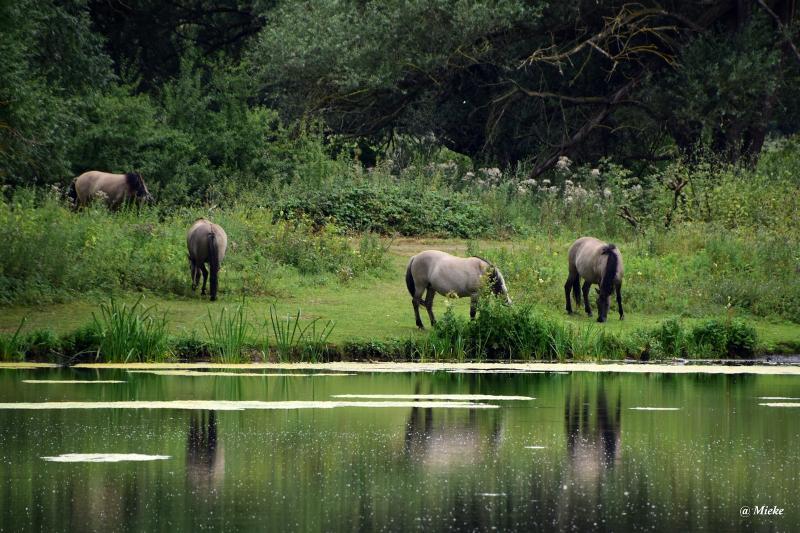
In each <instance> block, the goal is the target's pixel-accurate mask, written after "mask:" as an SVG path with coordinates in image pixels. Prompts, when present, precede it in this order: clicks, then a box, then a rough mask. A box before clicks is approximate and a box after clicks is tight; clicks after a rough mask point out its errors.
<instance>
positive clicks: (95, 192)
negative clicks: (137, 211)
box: [67, 170, 153, 207]
mask: <svg viewBox="0 0 800 533" xmlns="http://www.w3.org/2000/svg"><path fill="white" fill-rule="evenodd" d="M67 195H68V196H69V197H70V199H71V200H72V203H73V204H74V205H75V206H76V207H79V206H85V205H87V204H88V203H89V202H90V201H92V199H93V198H95V197H101V196H102V197H104V198H105V201H106V204H107V205H108V206H109V207H118V206H120V205H121V204H123V203H124V202H125V201H127V200H137V201H139V202H142V201H144V202H152V201H153V197H152V196H151V195H150V191H148V190H147V185H145V184H144V180H143V179H142V176H141V175H140V174H139V173H138V172H128V173H127V174H109V173H108V172H99V171H97V170H92V171H90V172H84V173H83V174H81V175H80V176H78V177H77V178H75V179H74V180H72V184H70V187H69V192H68V193H67Z"/></svg>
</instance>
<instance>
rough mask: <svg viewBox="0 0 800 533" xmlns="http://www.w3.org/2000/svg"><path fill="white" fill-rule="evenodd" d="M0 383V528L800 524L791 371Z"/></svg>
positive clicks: (222, 376) (212, 373) (18, 378)
mask: <svg viewBox="0 0 800 533" xmlns="http://www.w3.org/2000/svg"><path fill="white" fill-rule="evenodd" d="M204 372H205V373H204ZM236 372H240V373H239V374H236ZM85 380H92V381H95V382H94V383H85V382H83V381H85ZM0 402H3V403H2V404H0V469H2V481H1V482H0V502H2V505H1V506H0V530H5V531H11V530H13V531H24V530H29V531H33V530H35V531H63V530H81V531H83V530H102V531H112V530H113V531H151V530H170V531H173V532H176V531H197V530H200V529H215V530H237V529H258V530H271V531H275V530H280V531H355V530H390V531H405V530H424V531H432V530H491V529H493V528H497V529H498V530H501V531H513V530H521V531H522V530H532V529H545V530H570V531H571V530H577V531H585V530H590V529H595V530H596V529H601V530H614V531H624V530H632V531H645V530H665V529H674V530H675V531H684V530H688V529H693V530H694V529H701V528H702V529H706V530H710V531H729V530H739V529H743V530H769V531H774V530H790V529H794V528H797V527H798V526H800V508H798V505H797V502H798V498H797V490H798V488H800V469H799V468H798V465H800V444H799V443H800V407H792V404H793V403H800V377H798V376H791V375H789V376H780V375H745V374H733V375H709V374H703V373H697V374H663V373H649V374H644V373H638V374H620V373H596V372H520V373H513V372H504V373H485V372H481V371H471V372H462V371H459V372H453V371H437V372H394V373H383V372H340V371H332V370H296V369H295V370H290V369H284V370H275V369H269V370H263V369H259V370H242V371H234V370H224V369H213V370H206V371H202V370H190V371H186V370H172V371H170V370H166V371H163V370H162V371H153V372H151V371H147V370H144V371H138V372H131V371H127V370H125V369H113V370H87V369H81V370H78V369H0ZM61 402H70V403H69V404H63V403H61ZM283 402H289V403H283ZM764 404H773V405H764ZM781 405H783V407H781ZM56 407H58V408H56ZM72 454H90V455H72ZM745 506H746V507H747V508H748V511H749V512H750V515H749V516H741V514H742V511H741V509H742V508H743V507H745ZM760 506H765V507H760ZM767 509H769V510H771V511H772V512H773V513H777V510H776V509H783V511H782V514H780V515H777V514H771V515H767V514H764V513H766V511H767ZM759 511H761V512H760V513H759Z"/></svg>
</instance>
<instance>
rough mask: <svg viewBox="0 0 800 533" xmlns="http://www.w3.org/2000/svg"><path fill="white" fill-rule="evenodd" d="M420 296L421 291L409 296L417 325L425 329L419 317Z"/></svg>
mask: <svg viewBox="0 0 800 533" xmlns="http://www.w3.org/2000/svg"><path fill="white" fill-rule="evenodd" d="M421 297H422V293H421V292H420V293H419V294H415V295H414V296H412V297H411V305H413V306H414V318H416V319H417V327H418V328H419V329H425V325H424V324H423V323H422V319H421V318H420V317H419V302H420V299H421Z"/></svg>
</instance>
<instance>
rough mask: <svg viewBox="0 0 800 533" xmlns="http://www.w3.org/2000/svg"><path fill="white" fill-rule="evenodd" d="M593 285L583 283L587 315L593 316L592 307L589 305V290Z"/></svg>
mask: <svg viewBox="0 0 800 533" xmlns="http://www.w3.org/2000/svg"><path fill="white" fill-rule="evenodd" d="M591 288H592V284H591V283H590V282H589V281H584V282H583V308H584V309H586V314H587V315H589V316H592V306H591V305H589V290H590V289H591Z"/></svg>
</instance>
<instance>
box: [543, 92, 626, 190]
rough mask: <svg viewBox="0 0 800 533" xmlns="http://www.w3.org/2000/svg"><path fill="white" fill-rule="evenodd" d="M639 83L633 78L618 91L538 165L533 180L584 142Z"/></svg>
mask: <svg viewBox="0 0 800 533" xmlns="http://www.w3.org/2000/svg"><path fill="white" fill-rule="evenodd" d="M638 82H639V77H636V78H633V79H631V80H630V81H628V83H626V84H625V85H623V86H622V87H620V88H619V89H617V91H616V92H615V93H614V94H612V95H611V97H610V98H608V99H607V100H606V102H605V103H606V105H604V106H603V108H602V109H601V110H600V111H598V112H597V113H596V114H594V115H593V116H592V117H591V118H590V119H589V120H588V121H587V122H586V123H585V124H584V125H583V126H581V128H580V129H579V130H578V131H577V132H575V134H574V135H573V136H572V137H571V138H570V139H569V140H568V141H566V142H564V143H562V144H561V145H560V146H559V147H558V149H557V150H556V151H555V152H553V154H552V155H551V156H550V157H548V158H547V159H545V160H544V161H541V162H540V163H538V164H537V165H536V166H535V167H534V168H533V170H532V171H531V173H530V177H531V178H536V177H538V176H540V175H541V174H542V173H544V172H545V171H546V170H548V169H549V168H550V167H552V166H553V165H555V164H556V161H558V158H559V157H560V156H561V155H562V154H563V153H564V152H565V151H566V150H568V149H569V148H572V147H573V146H575V145H577V144H579V143H581V142H583V140H584V139H585V138H586V137H587V136H588V135H589V133H591V132H592V130H594V129H595V128H596V127H597V126H599V125H600V123H601V122H602V121H603V120H604V119H605V118H606V117H607V116H608V113H609V112H610V111H611V109H612V108H613V107H614V106H615V105H617V104H619V103H620V102H622V101H623V100H625V99H626V98H627V96H628V94H629V93H630V92H631V90H633V88H634V86H635V85H636V84H637V83H638Z"/></svg>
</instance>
